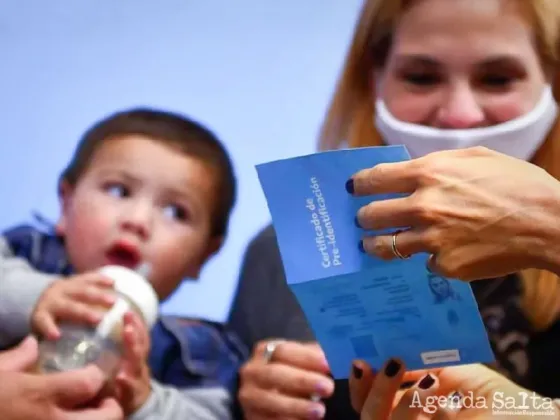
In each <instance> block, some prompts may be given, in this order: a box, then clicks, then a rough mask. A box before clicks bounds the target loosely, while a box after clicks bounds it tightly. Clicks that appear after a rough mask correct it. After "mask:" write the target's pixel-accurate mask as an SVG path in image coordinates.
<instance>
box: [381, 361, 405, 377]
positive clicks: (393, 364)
mask: <svg viewBox="0 0 560 420" xmlns="http://www.w3.org/2000/svg"><path fill="white" fill-rule="evenodd" d="M399 370H401V364H400V363H399V362H397V361H396V360H395V359H391V360H390V361H389V363H388V364H387V366H386V367H385V375H386V376H388V377H389V378H392V377H393V376H395V375H396V374H397V373H399Z"/></svg>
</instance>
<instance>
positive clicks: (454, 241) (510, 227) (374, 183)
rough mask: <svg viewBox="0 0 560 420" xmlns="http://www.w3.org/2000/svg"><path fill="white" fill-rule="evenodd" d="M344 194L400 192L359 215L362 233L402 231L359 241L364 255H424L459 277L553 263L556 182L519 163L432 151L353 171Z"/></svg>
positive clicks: (558, 200)
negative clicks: (428, 255) (396, 161)
mask: <svg viewBox="0 0 560 420" xmlns="http://www.w3.org/2000/svg"><path fill="white" fill-rule="evenodd" d="M347 189H349V191H350V192H352V193H353V194H354V195H356V196H365V195H373V194H380V193H403V194H407V196H405V197H402V198H396V199H391V200H384V201H376V202H372V203H370V204H368V205H366V206H364V207H362V208H361V209H360V210H359V212H358V215H357V221H358V223H359V225H360V226H361V227H363V228H364V229H373V230H378V229H386V228H409V229H408V230H404V231H401V232H400V233H398V235H397V236H396V238H395V243H394V244H393V235H386V236H377V237H366V238H364V240H363V248H364V250H365V252H367V253H369V254H372V255H377V256H379V257H381V258H384V259H392V258H396V257H398V256H399V255H398V254H399V253H400V254H401V255H402V256H407V255H411V254H416V253H420V252H427V253H430V254H432V258H431V259H430V262H429V264H430V269H431V270H432V271H434V272H437V273H439V274H442V275H444V276H448V277H453V278H460V279H463V280H475V279H481V278H491V277H498V276H501V275H505V274H509V273H512V272H516V271H519V270H520V269H525V268H543V269H550V265H553V264H555V263H554V261H555V260H558V253H559V252H560V251H559V250H556V249H555V248H554V247H555V246H557V245H555V244H557V243H558V237H559V236H560V219H559V217H558V215H559V214H560V208H559V207H560V183H559V182H558V181H557V180H556V179H554V178H553V177H552V176H550V175H549V174H548V173H547V172H545V171H544V170H543V169H540V168H539V167H537V166H535V165H532V164H530V163H527V162H525V161H521V160H518V159H514V158H511V157H509V156H506V155H503V154H500V153H497V152H494V151H491V150H489V149H486V148H482V147H476V148H472V149H464V150H453V151H444V152H437V153H432V154H429V155H427V156H424V157H422V158H419V159H414V160H411V161H407V162H399V163H390V164H380V165H377V166H375V167H373V168H371V169H366V170H363V171H360V172H358V173H356V174H355V175H354V176H353V177H352V180H351V181H350V182H349V183H348V184H347ZM555 236H556V238H555ZM393 245H395V247H396V248H397V250H398V252H395V251H394V247H393Z"/></svg>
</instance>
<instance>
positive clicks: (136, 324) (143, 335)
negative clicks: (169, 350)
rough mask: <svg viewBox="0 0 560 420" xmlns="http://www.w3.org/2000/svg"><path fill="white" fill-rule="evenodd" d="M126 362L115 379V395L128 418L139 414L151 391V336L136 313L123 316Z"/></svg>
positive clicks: (123, 362) (124, 358)
mask: <svg viewBox="0 0 560 420" xmlns="http://www.w3.org/2000/svg"><path fill="white" fill-rule="evenodd" d="M123 321H124V327H123V348H124V354H123V360H122V362H121V366H120V369H119V371H118V373H117V376H116V378H115V392H116V397H117V400H118V401H119V402H120V404H121V407H122V409H123V411H124V412H125V415H127V416H129V415H131V414H133V413H134V412H136V411H137V410H138V409H140V407H142V406H143V405H144V403H145V402H146V401H147V399H148V397H149V396H150V393H151V392H152V388H151V383H150V379H151V377H150V369H149V367H148V362H147V359H148V354H149V352H150V335H149V333H148V330H147V328H146V325H145V324H144V322H143V321H142V320H141V319H140V317H139V316H138V315H136V314H135V313H133V312H127V313H126V314H125V316H124V319H123Z"/></svg>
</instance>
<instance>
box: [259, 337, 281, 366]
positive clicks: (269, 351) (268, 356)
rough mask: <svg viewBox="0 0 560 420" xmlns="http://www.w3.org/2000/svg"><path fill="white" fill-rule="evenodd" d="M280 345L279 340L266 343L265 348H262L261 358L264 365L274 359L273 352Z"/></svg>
mask: <svg viewBox="0 0 560 420" xmlns="http://www.w3.org/2000/svg"><path fill="white" fill-rule="evenodd" d="M280 343H281V341H280V340H273V341H269V342H268V343H266V346H264V353H263V358H264V362H265V363H270V362H271V361H272V358H273V357H274V352H275V351H276V348H277V347H278V345H279V344H280Z"/></svg>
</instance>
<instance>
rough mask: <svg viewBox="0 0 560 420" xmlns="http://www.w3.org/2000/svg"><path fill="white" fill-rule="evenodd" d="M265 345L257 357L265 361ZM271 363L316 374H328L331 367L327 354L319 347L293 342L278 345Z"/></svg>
mask: <svg viewBox="0 0 560 420" xmlns="http://www.w3.org/2000/svg"><path fill="white" fill-rule="evenodd" d="M265 346H266V342H265V343H260V344H259V346H258V348H257V352H256V357H261V358H262V360H263V362H264V361H265V359H264V348H265ZM271 362H273V363H283V364H286V365H289V366H293V367H297V368H300V369H305V370H311V371H315V372H321V373H327V372H328V371H329V365H328V363H327V359H326V357H325V353H323V350H322V349H321V347H320V346H319V345H309V344H302V343H297V342H293V341H282V342H280V343H278V345H277V346H276V349H275V350H274V354H273V355H272V359H271Z"/></svg>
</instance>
